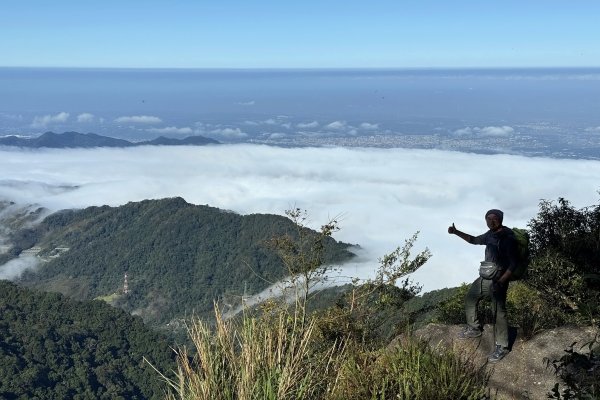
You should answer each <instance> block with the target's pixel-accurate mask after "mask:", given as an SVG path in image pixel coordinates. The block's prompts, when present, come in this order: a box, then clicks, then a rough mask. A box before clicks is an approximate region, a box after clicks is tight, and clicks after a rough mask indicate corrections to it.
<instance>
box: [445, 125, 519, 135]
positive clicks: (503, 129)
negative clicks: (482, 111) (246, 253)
mask: <svg viewBox="0 0 600 400" xmlns="http://www.w3.org/2000/svg"><path fill="white" fill-rule="evenodd" d="M514 132H515V130H514V129H513V128H512V127H510V126H506V125H505V126H486V127H483V128H479V127H477V126H476V127H473V128H471V127H469V126H468V127H466V128H462V129H457V130H455V131H454V132H453V134H454V135H456V136H470V135H479V136H510V135H511V134H513V133H514Z"/></svg>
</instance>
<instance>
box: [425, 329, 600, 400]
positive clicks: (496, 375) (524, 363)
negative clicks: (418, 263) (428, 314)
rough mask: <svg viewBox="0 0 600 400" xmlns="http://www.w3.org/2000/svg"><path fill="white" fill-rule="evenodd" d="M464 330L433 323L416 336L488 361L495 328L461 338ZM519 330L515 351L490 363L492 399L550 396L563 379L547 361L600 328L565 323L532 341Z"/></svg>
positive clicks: (557, 357)
mask: <svg viewBox="0 0 600 400" xmlns="http://www.w3.org/2000/svg"><path fill="white" fill-rule="evenodd" d="M462 329H463V327H462V326H458V325H442V324H429V325H427V326H426V327H424V328H423V329H419V330H417V331H416V332H415V333H414V335H415V336H416V337H421V338H424V339H427V340H429V342H430V343H431V344H432V345H435V346H442V347H445V348H450V349H452V350H454V351H455V352H456V353H458V354H461V355H464V356H468V357H472V358H473V360H474V361H475V362H476V365H484V364H486V363H487V356H488V355H489V354H490V353H491V352H492V351H493V348H494V339H493V327H492V326H491V325H486V326H485V329H484V333H483V335H482V336H481V337H480V338H477V339H469V340H458V339H456V336H457V335H458V333H459V332H460V331H461V330H462ZM515 333H517V336H516V338H515V339H514V343H512V351H511V352H510V353H509V354H508V355H507V356H506V357H505V358H504V359H503V360H501V361H500V362H498V363H496V364H489V363H487V368H489V371H490V372H491V378H490V382H489V391H490V395H491V396H492V398H498V399H532V400H537V399H547V398H548V393H549V392H550V390H551V389H552V387H553V386H554V384H555V383H556V382H559V381H560V379H559V378H558V377H557V376H556V375H555V374H554V370H553V368H552V367H550V368H546V363H545V362H544V360H545V359H549V360H557V359H559V358H560V357H562V356H563V355H564V354H565V349H567V348H568V347H569V346H570V345H571V344H572V343H573V342H577V343H578V344H577V345H576V346H575V349H576V350H577V349H579V346H581V345H583V344H584V343H587V342H589V341H591V340H592V339H593V338H594V337H595V335H596V334H597V333H598V328H594V327H569V326H563V327H560V328H556V329H551V330H547V331H544V332H542V333H540V334H538V335H536V336H535V337H533V338H532V339H530V340H528V341H523V340H521V339H519V337H518V332H515ZM495 396H497V397H495Z"/></svg>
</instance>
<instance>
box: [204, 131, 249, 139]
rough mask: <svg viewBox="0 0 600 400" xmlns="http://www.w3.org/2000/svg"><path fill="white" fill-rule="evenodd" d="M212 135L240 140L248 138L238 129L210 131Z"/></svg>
mask: <svg viewBox="0 0 600 400" xmlns="http://www.w3.org/2000/svg"><path fill="white" fill-rule="evenodd" d="M210 133H212V134H213V135H219V136H222V137H226V138H231V139H241V138H245V137H247V136H248V134H247V133H246V132H242V130H241V129H240V128H222V129H214V130H212V131H210Z"/></svg>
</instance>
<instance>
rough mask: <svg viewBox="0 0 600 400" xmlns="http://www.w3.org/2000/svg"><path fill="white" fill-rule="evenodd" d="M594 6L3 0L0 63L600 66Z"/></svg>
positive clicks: (597, 6) (598, 12)
mask: <svg viewBox="0 0 600 400" xmlns="http://www.w3.org/2000/svg"><path fill="white" fill-rule="evenodd" d="M599 17H600V2H597V1H587V0H586V1H576V2H568V1H564V0H563V1H553V0H545V1H502V2H492V1H482V0H477V1H465V0H456V1H431V0H422V1H397V0H396V1H388V0H385V1H371V2H367V1H364V0H363V1H354V0H346V1H337V0H334V1H327V0H321V1H313V0H305V1H294V2H292V1H281V0H278V1H271V0H256V1H248V0H246V1H234V0H220V1H203V0H198V1H168V2H167V1H154V0H146V1H123V0H121V1H114V0H103V1H81V0H77V1H61V0H58V1H52V2H51V1H29V0H21V1H3V2H2V5H1V7H0V66H34V67H40V66H54V67H144V68H147V67H157V68H364V67H374V68H414V67H553V66H554V67H560V66H574V67H577V66H592V67H594V66H600V45H598V43H600V29H598V20H599Z"/></svg>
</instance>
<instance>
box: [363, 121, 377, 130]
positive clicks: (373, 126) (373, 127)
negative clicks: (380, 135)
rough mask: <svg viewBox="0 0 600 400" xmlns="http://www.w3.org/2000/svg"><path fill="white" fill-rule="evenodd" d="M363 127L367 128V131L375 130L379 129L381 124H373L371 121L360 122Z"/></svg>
mask: <svg viewBox="0 0 600 400" xmlns="http://www.w3.org/2000/svg"><path fill="white" fill-rule="evenodd" d="M360 127H361V129H364V130H367V131H374V130H377V129H379V124H371V123H369V122H363V123H362V124H360Z"/></svg>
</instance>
